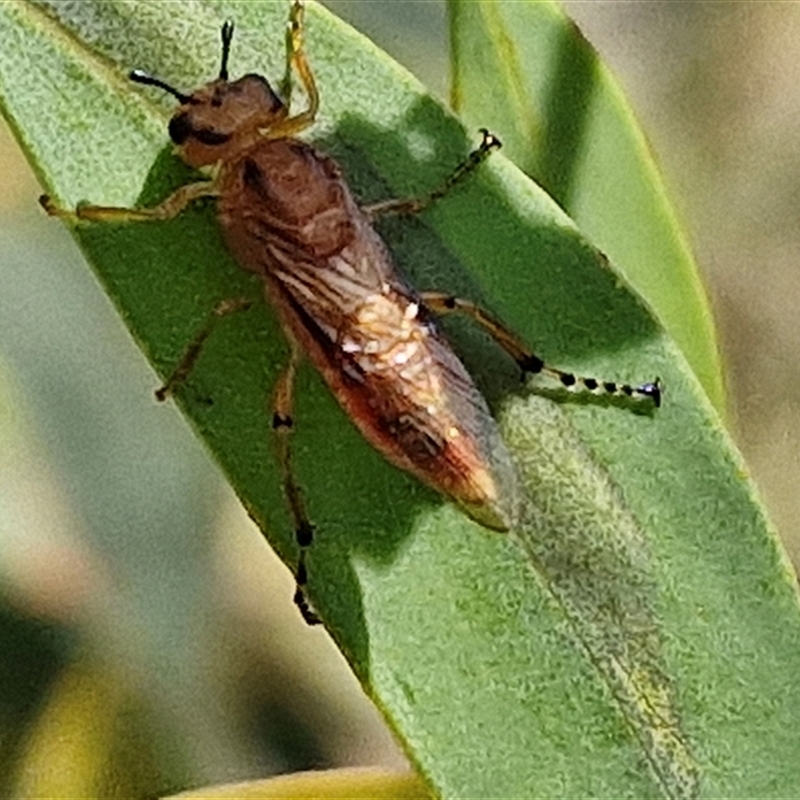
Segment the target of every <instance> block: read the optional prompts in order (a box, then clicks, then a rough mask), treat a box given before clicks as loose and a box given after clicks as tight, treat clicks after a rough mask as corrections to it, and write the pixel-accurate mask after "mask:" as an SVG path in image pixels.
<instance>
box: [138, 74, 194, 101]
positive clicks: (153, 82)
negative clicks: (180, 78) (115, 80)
mask: <svg viewBox="0 0 800 800" xmlns="http://www.w3.org/2000/svg"><path fill="white" fill-rule="evenodd" d="M128 77H129V78H130V79H131V80H132V81H135V82H136V83H143V84H145V85H146V86H157V87H158V88H159V89H163V90H164V91H165V92H169V93H170V94H171V95H172V96H173V97H174V98H176V99H177V100H178V102H179V103H183V104H184V105H185V104H186V103H190V102H191V100H192V98H191V97H189V95H186V94H183V92H179V91H178V90H177V89H173V88H172V86H170V85H169V84H168V83H164V81H161V80H159V79H158V78H154V77H153V76H152V75H149V74H148V73H146V72H144V70H141V69H133V70H131V71H130V73H128Z"/></svg>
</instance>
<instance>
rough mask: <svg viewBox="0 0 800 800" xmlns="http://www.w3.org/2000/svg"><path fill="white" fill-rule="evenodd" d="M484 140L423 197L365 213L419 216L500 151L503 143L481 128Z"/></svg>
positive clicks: (376, 205) (375, 207)
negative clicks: (494, 152) (493, 153)
mask: <svg viewBox="0 0 800 800" xmlns="http://www.w3.org/2000/svg"><path fill="white" fill-rule="evenodd" d="M481 134H482V135H483V140H482V141H481V143H480V145H479V146H478V148H477V149H476V150H473V151H472V152H471V153H470V154H469V155H468V156H467V157H466V158H465V159H464V160H463V161H462V162H461V163H460V164H459V165H458V166H457V167H456V168H455V169H454V170H453V172H452V173H450V176H449V177H448V178H447V179H446V180H445V181H444V183H442V184H441V185H440V186H438V187H437V188H436V189H434V190H433V191H432V192H429V193H428V194H426V195H424V196H423V197H411V198H406V199H402V200H384V201H382V202H380V203H373V204H372V205H368V206H365V207H364V211H365V212H366V213H367V214H369V216H370V217H372V218H373V219H374V218H375V217H378V216H380V215H381V214H418V213H419V212H420V211H422V210H423V209H425V208H427V207H428V206H429V205H431V204H433V203H435V202H436V201H437V200H440V199H441V198H442V197H444V196H445V195H446V194H447V193H448V192H449V191H450V190H451V189H452V188H453V187H454V186H456V185H457V184H459V183H461V181H463V180H464V178H466V177H467V176H468V175H470V174H471V173H472V172H474V171H475V170H476V169H477V168H478V167H479V166H480V165H481V164H482V163H483V162H484V161H485V160H486V159H487V158H488V157H489V155H490V154H491V152H492V151H493V150H498V149H499V148H500V147H501V146H502V143H501V142H500V140H499V139H498V138H497V137H496V136H495V135H494V134H492V133H489V131H488V130H486V128H481Z"/></svg>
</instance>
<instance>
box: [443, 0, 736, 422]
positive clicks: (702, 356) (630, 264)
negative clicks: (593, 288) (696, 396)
mask: <svg viewBox="0 0 800 800" xmlns="http://www.w3.org/2000/svg"><path fill="white" fill-rule="evenodd" d="M449 9H450V44H451V58H452V81H453V82H452V96H451V100H452V104H453V108H454V109H455V110H456V111H457V112H458V113H459V114H460V115H461V116H462V117H463V118H464V119H465V120H466V121H467V122H468V123H470V124H471V125H475V126H485V127H489V128H490V129H491V130H492V131H493V132H494V133H496V134H497V135H499V136H500V138H501V139H502V141H503V144H504V150H503V152H504V153H505V155H507V156H508V157H509V158H510V159H511V160H512V161H513V162H514V163H515V164H517V166H519V167H520V168H521V169H523V170H524V171H525V172H527V173H528V175H530V176H531V177H533V178H534V179H535V180H537V181H538V182H539V184H540V185H541V186H543V187H544V188H545V189H546V190H547V191H548V192H549V193H550V194H551V195H552V197H553V198H554V199H555V200H556V201H557V202H558V203H559V205H561V207H562V208H563V209H564V210H565V211H566V212H567V213H568V214H569V215H570V216H571V217H572V218H573V219H574V220H575V221H576V222H577V223H578V226H579V227H580V228H581V230H582V231H583V232H584V233H585V234H586V235H587V236H588V237H589V239H590V240H591V241H592V242H594V243H595V244H596V245H597V246H598V247H599V248H600V249H601V250H602V251H603V252H604V253H605V254H606V255H607V256H608V257H609V258H610V259H611V261H613V262H614V264H615V266H616V267H617V269H618V270H619V272H620V274H621V275H623V276H624V278H625V279H626V280H627V281H628V282H629V283H630V285H631V286H632V287H633V288H634V289H635V290H636V291H638V292H639V293H640V294H641V296H642V297H643V298H644V299H645V300H646V301H647V302H648V303H649V304H650V306H651V308H652V309H653V312H654V313H655V315H656V316H657V318H658V319H659V320H660V321H661V323H662V324H663V325H664V327H665V328H666V330H667V332H668V333H669V334H670V335H671V336H672V338H673V339H674V340H675V342H676V343H677V345H678V346H679V347H680V348H681V350H682V351H683V353H684V355H685V356H686V360H687V361H688V362H689V364H690V366H691V367H692V369H693V370H694V371H695V374H696V375H697V377H698V379H699V381H700V383H701V384H702V385H703V388H704V389H705V390H706V393H707V394H708V397H709V399H710V400H711V402H712V403H713V404H714V406H715V407H716V408H717V410H718V411H719V412H720V413H722V412H724V408H725V392H724V382H723V376H722V367H721V364H720V359H719V351H718V347H717V341H716V334H715V331H714V323H713V320H712V317H711V311H710V309H709V306H708V300H707V298H706V295H705V291H704V289H703V286H702V283H701V281H700V277H699V274H698V272H697V268H696V266H695V263H694V260H693V258H692V254H691V252H690V250H689V246H688V244H687V241H686V238H685V236H684V234H683V232H682V231H681V229H680V226H679V225H678V223H677V220H676V218H675V214H674V212H673V210H672V208H671V207H670V205H669V202H668V201H667V198H666V194H665V190H664V186H663V184H662V181H661V178H660V176H659V174H658V170H657V169H656V166H655V163H654V161H653V156H652V154H651V153H650V150H649V148H648V146H647V142H646V140H645V137H644V135H643V133H642V132H641V130H640V129H639V126H638V124H637V122H636V119H635V118H634V114H633V111H632V110H631V108H630V106H629V105H628V103H627V101H626V100H625V97H624V96H623V94H622V92H621V90H620V88H619V85H618V84H617V82H616V81H615V80H614V78H613V76H612V75H611V74H610V73H609V71H608V69H607V68H606V67H605V66H604V65H603V64H602V63H601V62H600V60H599V58H598V56H597V53H596V52H595V50H594V48H593V47H592V46H591V44H589V42H587V41H586V40H585V39H584V38H583V36H582V34H581V32H580V30H578V28H577V26H576V25H575V23H574V22H572V20H570V19H568V18H567V17H566V16H565V15H564V14H563V12H562V11H561V10H560V8H559V6H558V5H557V4H556V3H554V2H549V0H548V1H545V0H537V1H536V2H530V1H528V2H525V1H524V0H523V1H522V2H520V1H519V0H513V1H512V2H509V1H508V0H467V2H463V1H462V0H449Z"/></svg>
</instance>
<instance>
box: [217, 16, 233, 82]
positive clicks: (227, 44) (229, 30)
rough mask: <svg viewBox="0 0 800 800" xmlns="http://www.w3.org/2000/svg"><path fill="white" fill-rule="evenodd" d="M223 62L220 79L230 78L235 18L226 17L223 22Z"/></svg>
mask: <svg viewBox="0 0 800 800" xmlns="http://www.w3.org/2000/svg"><path fill="white" fill-rule="evenodd" d="M221 33H222V64H220V68H219V79H220V80H221V81H227V80H228V56H229V55H230V53H231V41H232V40H233V20H230V19H226V20H225V22H224V23H223V24H222V32H221Z"/></svg>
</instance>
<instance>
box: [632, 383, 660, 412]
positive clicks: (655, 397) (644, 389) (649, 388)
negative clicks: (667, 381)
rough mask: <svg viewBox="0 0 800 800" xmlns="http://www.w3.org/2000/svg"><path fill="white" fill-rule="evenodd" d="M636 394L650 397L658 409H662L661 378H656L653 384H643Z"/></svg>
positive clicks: (638, 387) (637, 388)
mask: <svg viewBox="0 0 800 800" xmlns="http://www.w3.org/2000/svg"><path fill="white" fill-rule="evenodd" d="M636 392H637V393H638V394H641V395H643V396H644V397H649V398H650V399H651V400H652V401H653V405H654V406H655V407H656V408H661V378H656V379H655V380H654V381H653V382H652V383H643V384H642V385H641V386H637V387H636Z"/></svg>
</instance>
